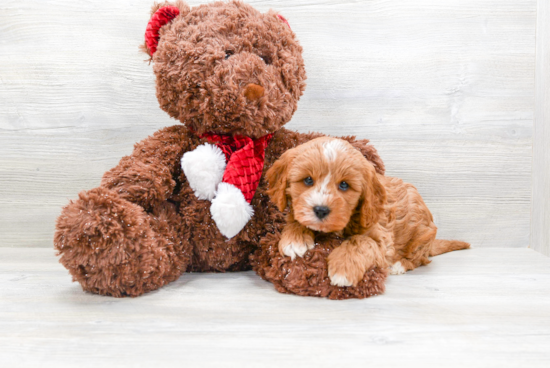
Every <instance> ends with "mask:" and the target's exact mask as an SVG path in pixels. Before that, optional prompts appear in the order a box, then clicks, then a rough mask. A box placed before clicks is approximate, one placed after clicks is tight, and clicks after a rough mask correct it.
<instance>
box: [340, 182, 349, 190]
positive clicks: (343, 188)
mask: <svg viewBox="0 0 550 368" xmlns="http://www.w3.org/2000/svg"><path fill="white" fill-rule="evenodd" d="M338 188H340V190H343V191H346V190H348V189H349V184H348V183H346V182H345V181H343V182H341V183H340V185H338Z"/></svg>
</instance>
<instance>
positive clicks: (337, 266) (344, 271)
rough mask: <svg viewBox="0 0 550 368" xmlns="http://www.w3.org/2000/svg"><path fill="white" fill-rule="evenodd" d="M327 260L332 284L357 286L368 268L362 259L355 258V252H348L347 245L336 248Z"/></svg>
mask: <svg viewBox="0 0 550 368" xmlns="http://www.w3.org/2000/svg"><path fill="white" fill-rule="evenodd" d="M327 262H328V276H329V277H330V284H331V285H336V286H356V285H357V284H358V283H359V281H361V280H362V279H363V275H364V274H365V272H366V270H367V269H366V267H363V266H362V265H361V262H360V260H358V259H354V257H353V254H348V252H347V251H346V248H345V247H339V248H336V249H334V250H333V251H332V253H330V254H329V256H328V259H327Z"/></svg>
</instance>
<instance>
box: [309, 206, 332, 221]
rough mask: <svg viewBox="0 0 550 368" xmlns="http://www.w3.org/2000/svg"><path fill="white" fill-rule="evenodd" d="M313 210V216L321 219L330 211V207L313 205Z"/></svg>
mask: <svg viewBox="0 0 550 368" xmlns="http://www.w3.org/2000/svg"><path fill="white" fill-rule="evenodd" d="M313 212H315V216H317V217H318V218H319V220H322V219H324V218H325V217H327V215H328V214H329V213H330V208H328V207H326V206H315V207H313Z"/></svg>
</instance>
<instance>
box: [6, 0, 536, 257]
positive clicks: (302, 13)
mask: <svg viewBox="0 0 550 368" xmlns="http://www.w3.org/2000/svg"><path fill="white" fill-rule="evenodd" d="M152 2H153V1H152V0H112V1H108V2H99V1H74V0H71V1H69V0H51V1H41V0H2V1H1V2H0V187H1V188H2V191H1V192H0V193H1V194H0V233H1V234H2V241H1V242H0V246H1V247H51V246H52V235H53V226H54V220H55V217H56V216H57V215H58V214H59V212H60V208H61V206H62V205H64V204H65V203H67V201H68V200H69V199H70V198H74V197H75V196H76V194H77V193H78V191H80V190H82V189H89V188H92V187H94V186H97V185H98V184H99V181H100V178H101V175H102V174H103V172H104V171H106V170H107V169H109V168H111V167H112V166H114V165H115V164H116V163H117V162H118V160H119V159H120V158H121V157H122V156H123V155H125V154H128V153H130V152H131V149H132V146H133V144H134V142H136V141H138V140H140V139H143V138H144V137H146V136H147V135H149V134H151V133H153V132H154V131H155V130H157V129H159V128H161V127H163V126H168V125H173V124H176V122H175V121H173V120H170V119H169V118H168V116H167V115H166V114H165V113H164V112H162V111H161V110H160V108H159V107H158V103H157V101H156V98H155V92H154V77H153V73H152V70H151V66H149V65H148V64H147V63H145V62H143V60H144V59H145V56H144V55H142V54H140V53H139V52H138V49H137V47H138V45H139V44H140V43H141V42H142V39H143V33H144V29H145V26H146V23H147V21H148V16H149V9H150V6H151V4H152ZM249 2H250V3H251V4H253V5H254V6H255V7H257V8H258V9H260V10H262V11H266V10H268V9H269V8H274V9H277V10H279V11H280V12H281V13H282V14H283V15H284V16H285V17H287V18H288V20H289V22H290V24H291V26H292V29H293V30H294V31H295V32H296V33H297V34H298V37H299V39H300V41H301V43H302V45H303V47H304V57H305V61H306V68H307V72H308V88H307V91H306V93H305V95H304V96H303V99H302V100H301V102H300V105H299V109H298V112H297V113H296V115H295V117H294V118H293V120H292V122H291V123H290V124H289V127H290V128H293V129H297V130H299V131H308V130H316V131H322V132H325V133H328V134H356V135H358V136H359V137H362V138H369V139H371V140H372V142H373V143H374V144H375V145H376V147H377V148H378V149H379V151H380V153H381V155H382V157H383V158H384V160H385V162H386V165H387V169H388V174H390V175H394V176H399V177H402V178H403V179H405V180H407V181H409V182H411V183H413V184H415V185H416V186H417V187H418V188H419V190H420V192H421V194H422V195H423V196H424V198H425V200H426V202H427V203H428V205H429V207H430V208H431V209H432V211H433V213H434V215H435V218H436V223H437V224H438V226H439V227H440V236H441V237H445V238H460V239H464V240H467V241H470V242H472V244H473V245H474V246H475V247H527V246H528V244H529V233H530V198H531V182H532V181H531V160H532V148H533V145H532V138H533V120H534V110H535V108H534V91H535V84H534V72H535V31H536V6H537V4H536V0H417V1H414V2H411V1H407V0H370V1H329V0H327V1H322V0H315V1H313V0H285V1H259V0H251V1H249ZM189 3H190V4H191V5H196V4H198V2H196V1H190V2H189Z"/></svg>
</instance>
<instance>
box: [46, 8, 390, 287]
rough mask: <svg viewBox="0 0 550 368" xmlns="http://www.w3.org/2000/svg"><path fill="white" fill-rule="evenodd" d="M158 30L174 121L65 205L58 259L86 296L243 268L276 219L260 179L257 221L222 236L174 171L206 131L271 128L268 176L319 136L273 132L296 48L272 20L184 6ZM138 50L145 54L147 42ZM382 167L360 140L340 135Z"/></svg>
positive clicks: (287, 110) (280, 120) (159, 60)
mask: <svg viewBox="0 0 550 368" xmlns="http://www.w3.org/2000/svg"><path fill="white" fill-rule="evenodd" d="M167 5H174V6H177V7H178V8H179V10H180V14H179V16H177V17H176V18H174V19H173V20H172V21H171V22H170V23H168V24H166V25H165V26H163V27H162V28H161V29H160V32H159V33H160V40H159V43H158V46H157V50H156V52H155V53H153V55H152V57H151V60H152V62H153V65H154V66H153V70H154V72H155V75H156V89H157V97H158V100H159V103H160V107H161V108H162V109H163V110H164V111H166V112H167V113H168V114H169V115H170V116H171V117H173V118H175V119H177V120H179V122H181V123H182V124H181V125H178V126H173V127H169V128H165V129H162V130H160V131H158V132H156V133H155V134H153V135H152V136H151V137H149V138H146V139H145V140H143V141H142V142H140V143H138V144H136V145H135V148H134V151H133V152H132V154H131V155H130V156H126V157H123V158H122V160H121V161H120V163H119V164H118V165H117V166H116V167H115V168H113V169H111V170H109V171H108V172H106V173H105V175H104V176H103V179H102V181H101V185H100V186H99V187H98V188H95V189H92V190H88V191H83V192H81V193H80V194H79V198H78V199H76V200H74V201H71V202H70V203H69V204H68V205H67V206H66V207H64V208H63V210H62V213H61V215H60V216H59V218H58V219H57V223H56V232H55V239H54V243H55V244H54V246H55V249H56V250H57V251H58V253H59V255H60V256H61V257H60V262H61V263H62V264H63V265H64V266H65V267H66V268H67V269H68V270H69V271H70V273H71V274H72V275H73V278H74V280H76V281H78V282H79V283H80V284H81V285H82V287H83V289H84V290H87V291H90V292H94V293H98V294H103V295H112V296H115V297H122V296H138V295H141V294H143V293H145V292H148V291H151V290H155V289H157V288H159V287H161V286H162V285H164V284H166V283H168V282H171V281H173V280H175V279H177V278H178V277H179V276H180V275H181V274H182V273H184V272H186V271H219V272H224V271H240V270H247V269H250V262H249V255H250V254H251V252H252V251H253V250H255V249H256V248H257V245H258V244H259V243H260V241H261V240H262V239H263V238H265V237H266V235H267V234H278V233H279V231H280V230H281V229H282V226H283V215H282V214H281V213H280V212H279V210H278V209H277V208H276V206H275V205H273V204H272V203H271V202H270V201H269V197H268V196H267V195H266V190H267V184H266V182H265V180H264V179H263V178H262V180H261V181H260V184H259V187H258V189H257V191H256V194H255V196H254V198H253V200H252V203H251V205H252V207H253V208H254V212H255V215H254V216H253V218H252V219H251V221H249V222H248V224H247V225H246V226H245V227H244V228H243V229H242V230H241V231H240V233H239V234H238V235H237V236H235V237H233V238H231V239H230V240H227V239H226V238H225V237H224V236H222V234H220V232H219V230H218V229H217V227H216V225H215V223H214V222H213V220H212V218H211V215H210V210H209V208H210V202H209V201H207V200H200V199H198V198H197V197H196V196H195V194H194V192H193V190H192V189H191V188H190V187H189V184H188V182H187V180H186V178H185V175H184V174H183V172H182V169H181V166H180V160H181V158H182V155H183V154H184V153H185V152H188V151H191V150H194V149H195V148H197V147H198V146H199V145H202V144H204V143H206V142H207V141H206V140H204V139H201V138H199V137H198V135H199V134H201V133H204V132H214V133H217V134H228V135H245V136H249V137H252V138H258V137H261V136H264V135H266V134H268V133H274V136H273V139H272V140H271V142H270V144H269V146H268V147H267V149H266V155H265V166H264V174H265V171H266V170H268V169H269V167H271V165H272V164H273V162H274V161H275V160H276V159H277V158H279V157H280V155H281V154H283V153H284V152H285V151H286V150H288V149H290V148H292V147H295V146H297V145H299V144H301V143H304V142H307V141H309V140H311V139H313V138H316V137H318V136H320V135H321V134H318V133H309V134H299V133H296V132H292V131H289V130H286V129H284V128H282V126H283V125H284V124H286V123H287V122H288V121H289V120H290V119H291V117H292V114H293V113H294V111H295V110H296V107H297V103H298V99H299V97H300V96H301V94H302V93H303V91H304V88H305V79H306V74H305V69H304V62H303V59H302V48H301V47H300V45H299V44H298V41H297V40H296V37H295V34H294V33H293V32H292V30H291V29H290V28H289V27H288V26H287V24H286V23H285V22H283V21H282V20H281V19H279V17H277V13H275V12H273V11H269V12H268V13H265V14H262V13H260V12H258V11H257V10H255V9H254V8H252V7H251V6H249V5H246V4H244V3H242V2H239V1H230V2H214V3H209V4H206V5H200V6H197V7H194V8H190V7H189V6H187V5H186V4H185V3H183V2H181V1H180V2H176V3H175V4H170V3H163V4H157V5H155V6H154V7H153V9H152V12H153V13H154V12H155V11H156V10H157V9H159V8H160V7H163V6H167ZM145 51H146V52H148V53H149V51H148V50H147V49H146V47H145ZM344 139H346V140H348V141H349V142H350V143H351V144H352V145H354V146H355V147H357V148H358V149H360V150H361V152H362V154H363V155H364V156H365V157H366V158H367V159H368V160H370V161H371V162H372V163H373V165H375V167H376V168H377V170H378V171H379V172H381V173H383V171H384V166H383V163H382V161H381V159H380V157H379V156H378V154H377V152H376V150H375V149H374V148H373V147H372V146H370V145H368V144H367V143H368V141H366V140H355V138H354V137H347V138H344Z"/></svg>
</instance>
